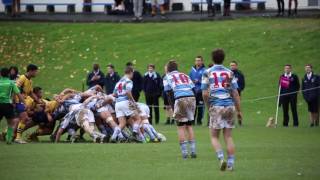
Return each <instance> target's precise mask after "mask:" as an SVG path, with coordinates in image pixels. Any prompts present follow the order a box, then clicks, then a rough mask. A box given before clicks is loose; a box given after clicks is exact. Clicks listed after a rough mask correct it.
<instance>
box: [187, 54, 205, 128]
mask: <svg viewBox="0 0 320 180" xmlns="http://www.w3.org/2000/svg"><path fill="white" fill-rule="evenodd" d="M194 63H195V65H194V66H192V68H191V71H190V73H189V77H190V79H191V80H192V82H193V83H194V85H195V88H194V90H195V96H196V105H197V107H196V112H195V118H194V119H195V120H196V121H197V124H198V125H202V119H203V113H204V103H203V98H202V90H201V79H202V74H203V73H204V71H205V70H206V68H205V66H204V64H203V58H202V56H197V57H196V58H195V62H194Z"/></svg>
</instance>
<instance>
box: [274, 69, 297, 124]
mask: <svg viewBox="0 0 320 180" xmlns="http://www.w3.org/2000/svg"><path fill="white" fill-rule="evenodd" d="M279 82H280V88H281V89H280V104H281V105H282V110H283V126H284V127H287V126H288V124H289V104H290V107H291V111H292V116H293V126H294V127H298V126H299V120H298V113H297V95H298V91H299V89H300V83H299V78H298V76H297V75H295V74H293V73H292V66H291V65H290V64H287V65H285V66H284V74H282V75H281V76H280V80H279Z"/></svg>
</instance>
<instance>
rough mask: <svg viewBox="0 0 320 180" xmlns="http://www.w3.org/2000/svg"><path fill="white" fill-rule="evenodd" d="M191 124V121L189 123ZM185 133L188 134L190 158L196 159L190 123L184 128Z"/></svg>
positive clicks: (194, 141) (194, 142)
mask: <svg viewBox="0 0 320 180" xmlns="http://www.w3.org/2000/svg"><path fill="white" fill-rule="evenodd" d="M189 122H191V121H189ZM186 129H187V132H188V141H189V145H190V151H191V158H196V157H197V152H196V140H195V137H194V132H193V128H192V125H191V123H190V124H187V126H186Z"/></svg>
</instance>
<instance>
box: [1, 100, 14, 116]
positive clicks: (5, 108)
mask: <svg viewBox="0 0 320 180" xmlns="http://www.w3.org/2000/svg"><path fill="white" fill-rule="evenodd" d="M3 117H5V118H6V119H12V118H14V117H15V116H14V107H13V105H12V104H10V103H0V120H1V119H2V118H3Z"/></svg>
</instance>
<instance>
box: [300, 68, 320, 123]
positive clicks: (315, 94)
mask: <svg viewBox="0 0 320 180" xmlns="http://www.w3.org/2000/svg"><path fill="white" fill-rule="evenodd" d="M305 71H306V74H305V75H304V77H303V79H302V90H303V91H302V94H303V98H304V100H305V101H306V102H307V104H308V111H309V113H310V127H313V126H319V96H320V95H319V89H318V88H319V87H320V79H319V76H317V75H316V74H314V73H313V71H312V65H311V64H307V65H306V66H305ZM304 90H306V91H304Z"/></svg>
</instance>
